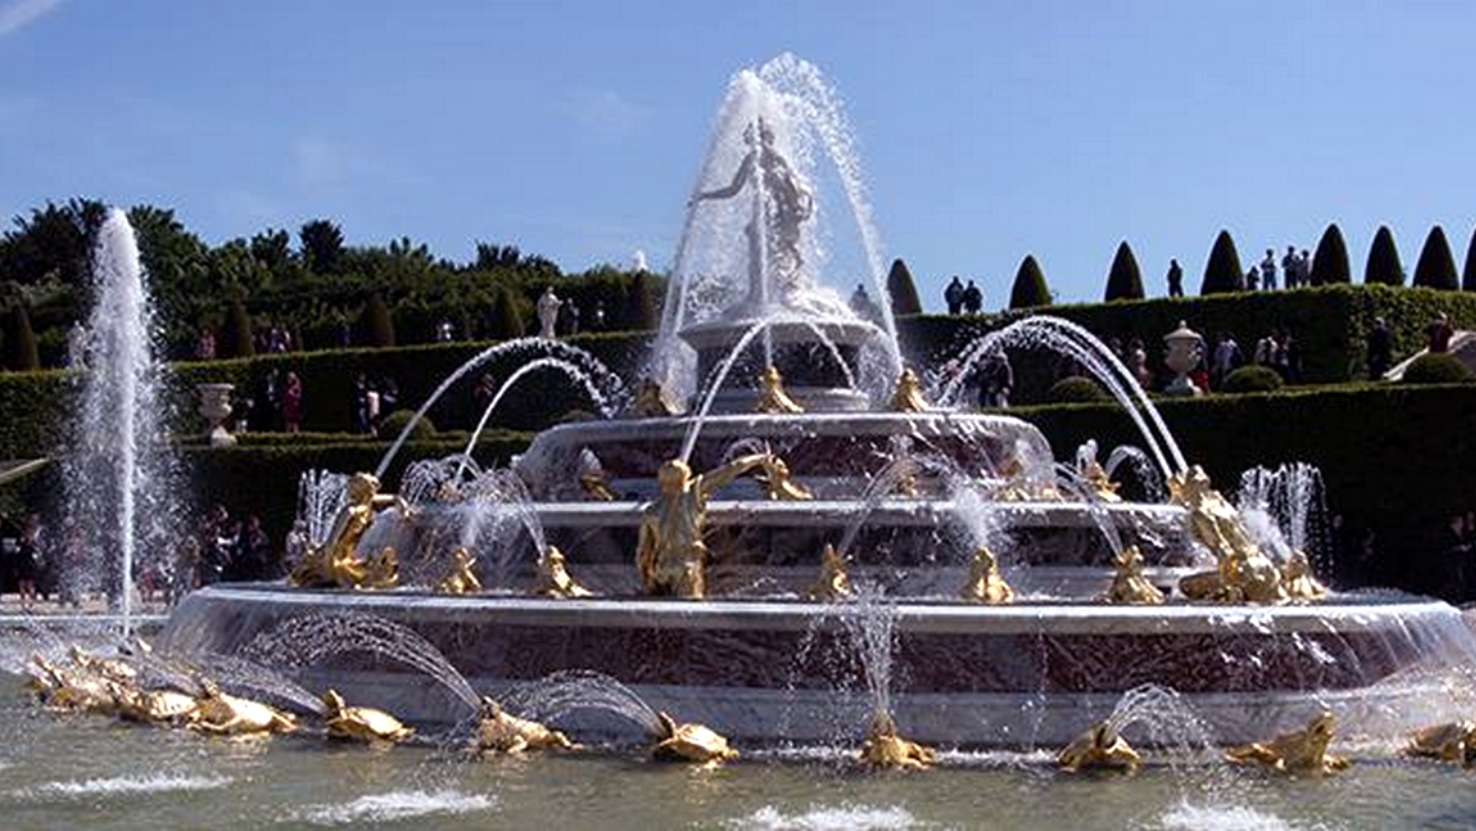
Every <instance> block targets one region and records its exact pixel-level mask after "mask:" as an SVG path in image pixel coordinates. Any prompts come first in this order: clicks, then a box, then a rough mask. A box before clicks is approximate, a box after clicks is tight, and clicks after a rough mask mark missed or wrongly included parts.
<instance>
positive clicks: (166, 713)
mask: <svg viewBox="0 0 1476 831" xmlns="http://www.w3.org/2000/svg"><path fill="white" fill-rule="evenodd" d="M113 697H114V698H115V699H116V700H117V703H118V717H119V718H121V719H123V720H125V721H133V722H138V723H139V724H152V725H154V726H156V727H162V726H170V727H177V726H180V725H187V724H189V723H190V722H192V721H194V720H195V715H196V713H197V712H198V710H199V704H198V703H197V702H196V701H195V697H194V696H191V695H186V694H184V693H182V692H179V691H177V690H169V689H158V690H140V689H131V688H127V687H121V686H119V687H117V688H116V689H114V690H113Z"/></svg>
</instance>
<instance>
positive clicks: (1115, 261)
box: [1105, 240, 1143, 303]
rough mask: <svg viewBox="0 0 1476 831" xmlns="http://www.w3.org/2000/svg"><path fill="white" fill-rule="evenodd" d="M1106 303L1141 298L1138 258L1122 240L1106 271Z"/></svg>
mask: <svg viewBox="0 0 1476 831" xmlns="http://www.w3.org/2000/svg"><path fill="white" fill-rule="evenodd" d="M1105 299H1106V301H1107V302H1108V303H1111V302H1112V301H1114V300H1142V299H1143V273H1142V272H1141V271H1140V270H1139V269H1138V258H1137V257H1134V256H1133V249H1132V248H1130V247H1129V246H1128V244H1127V240H1123V241H1122V242H1120V243H1118V245H1117V254H1116V255H1114V256H1113V257H1112V270H1111V271H1109V272H1108V273H1107V294H1106V297H1105Z"/></svg>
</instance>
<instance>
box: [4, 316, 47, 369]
mask: <svg viewBox="0 0 1476 831" xmlns="http://www.w3.org/2000/svg"><path fill="white" fill-rule="evenodd" d="M4 350H5V368H6V369H11V370H15V371H18V372H25V371H27V370H32V369H40V368H41V353H40V351H39V350H37V348H36V333H35V332H34V331H33V330H32V329H31V315H30V314H29V313H27V312H26V307H25V305H24V304H21V303H16V304H15V305H13V306H11V307H10V311H9V312H7V313H6V315H5V327H4Z"/></svg>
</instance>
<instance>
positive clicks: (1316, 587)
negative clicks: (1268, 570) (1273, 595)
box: [1281, 549, 1327, 600]
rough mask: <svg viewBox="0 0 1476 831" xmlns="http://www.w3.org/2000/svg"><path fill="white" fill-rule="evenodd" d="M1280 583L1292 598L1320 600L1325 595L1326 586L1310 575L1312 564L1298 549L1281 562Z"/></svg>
mask: <svg viewBox="0 0 1476 831" xmlns="http://www.w3.org/2000/svg"><path fill="white" fill-rule="evenodd" d="M1281 585H1282V588H1284V589H1285V590H1286V596H1287V597H1289V598H1291V599H1292V600H1322V599H1324V598H1326V597H1327V587H1326V586H1324V585H1322V584H1321V583H1319V582H1317V578H1316V577H1313V576H1312V564H1311V563H1310V562H1308V561H1307V555H1306V553H1305V552H1303V551H1302V550H1300V549H1298V550H1296V551H1293V552H1292V553H1291V557H1289V558H1287V561H1286V562H1285V563H1283V564H1282V566H1281Z"/></svg>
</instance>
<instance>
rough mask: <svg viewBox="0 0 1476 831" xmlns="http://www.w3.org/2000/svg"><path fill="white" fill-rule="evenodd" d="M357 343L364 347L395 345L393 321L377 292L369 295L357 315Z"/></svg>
mask: <svg viewBox="0 0 1476 831" xmlns="http://www.w3.org/2000/svg"><path fill="white" fill-rule="evenodd" d="M359 342H360V343H362V344H364V345H365V346H379V347H387V346H394V345H395V321H394V319H393V318H392V317H390V310H389V306H387V305H385V302H384V297H382V296H381V295H380V294H379V292H375V293H374V294H371V295H369V302H368V303H366V304H364V311H363V312H362V313H361V314H360V315H359Z"/></svg>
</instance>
